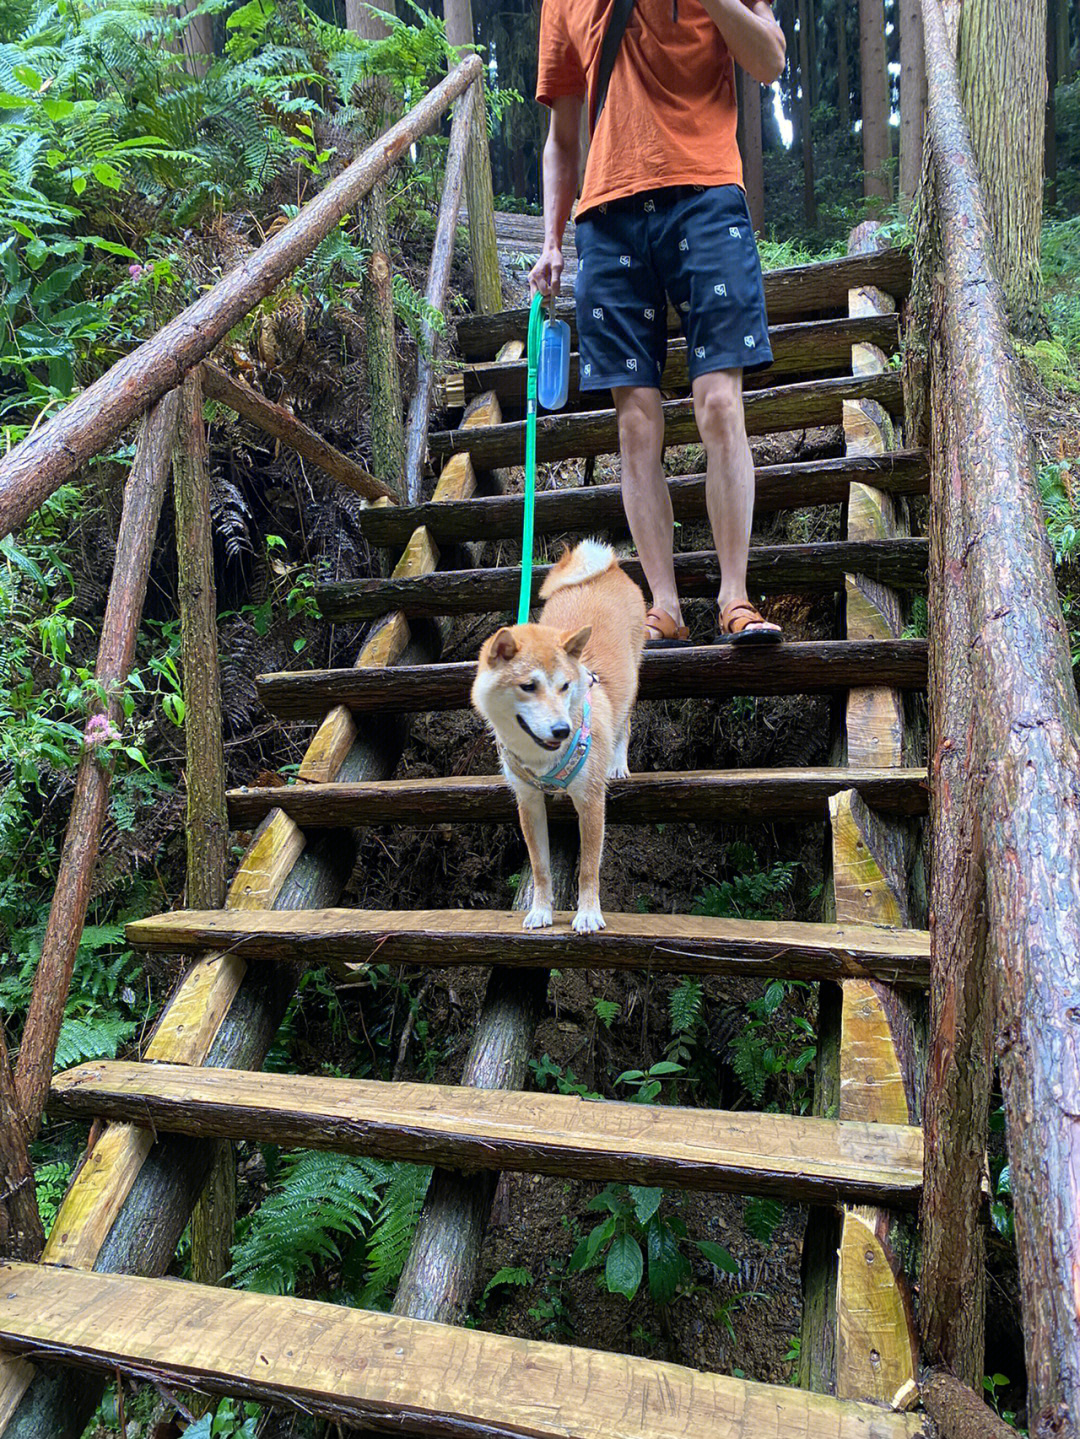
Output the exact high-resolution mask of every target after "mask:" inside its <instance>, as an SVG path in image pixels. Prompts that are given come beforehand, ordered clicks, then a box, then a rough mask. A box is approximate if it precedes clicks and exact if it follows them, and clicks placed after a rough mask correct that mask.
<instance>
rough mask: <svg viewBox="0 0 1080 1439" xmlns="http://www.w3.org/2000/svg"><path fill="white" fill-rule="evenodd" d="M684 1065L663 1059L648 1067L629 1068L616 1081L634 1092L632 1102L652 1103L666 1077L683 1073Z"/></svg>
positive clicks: (631, 1097)
mask: <svg viewBox="0 0 1080 1439" xmlns="http://www.w3.org/2000/svg"><path fill="white" fill-rule="evenodd" d="M682 1073H683V1067H682V1065H681V1064H676V1063H675V1062H674V1061H673V1060H670V1059H661V1060H660V1061H659V1063H657V1064H653V1065H650V1067H649V1068H648V1069H627V1070H624V1071H623V1073H622V1074H620V1075H619V1076H618V1078H617V1079H616V1080H615V1083H616V1084H617V1085H618V1084H625V1085H627V1086H629V1088H630V1089H632V1090H633V1091H634V1092H633V1094H631V1096H630V1102H631V1103H632V1104H652V1102H653V1100H655V1099H656V1098H657V1096H658V1095H659V1094H660V1091H661V1090H662V1089H663V1087H664V1080H665V1079H673V1078H674V1077H675V1075H677V1074H682Z"/></svg>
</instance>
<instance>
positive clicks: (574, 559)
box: [540, 540, 615, 600]
mask: <svg viewBox="0 0 1080 1439" xmlns="http://www.w3.org/2000/svg"><path fill="white" fill-rule="evenodd" d="M614 563H615V551H614V550H613V549H612V548H611V546H610V545H605V544H604V543H603V542H602V541H601V540H582V541H581V543H580V544H578V545H575V546H574V548H573V549H572V550H567V552H566V554H564V555H563V557H562V558H561V559H560V560H558V561H557V562H556V563H555V564H554V565H552V567H551V573H550V574H549V575H548V577H547V579H546V580H545V581H544V583H543V585H542V586H541V588H540V598H541V599H542V600H548V599H550V598H551V596H552V595H554V594H557V593H558V592H559V590H567V589H569V588H570V587H571V586H572V585H583V584H585V583H586V581H587V580H594V579H596V577H597V576H598V575H603V574H606V573H607V571H608V570H609V569H611V566H612V565H613V564H614Z"/></svg>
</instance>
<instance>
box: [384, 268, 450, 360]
mask: <svg viewBox="0 0 1080 1439" xmlns="http://www.w3.org/2000/svg"><path fill="white" fill-rule="evenodd" d="M393 286H394V313H395V315H397V317H398V319H399V320H402V321H403V322H404V323H405V325H406V326H407V327H408V330H409V333H410V334H411V335H412V337H413V339H414V340H415V341H416V343H417V344H418V345H419V346H420V348H421V350H422V351H423V352H424V354H425V355H428V356H430V354H431V341H430V339H429V338H428V335H427V332H426V330H425V326H427V328H428V329H429V330H431V332H432V333H433V334H436V335H442V334H444V333H445V331H446V316H445V315H444V314H443V312H442V311H441V310H437V309H436V308H435V306H434V305H431V304H429V303H428V301H427V299H426V298H425V297H424V296H423V295H421V294H420V292H419V291H418V290H414V289H413V287H412V285H410V284H409V282H408V280H407V279H406V278H405V276H404V275H402V274H400V273H395V275H394V280H393Z"/></svg>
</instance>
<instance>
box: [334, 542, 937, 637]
mask: <svg viewBox="0 0 1080 1439" xmlns="http://www.w3.org/2000/svg"><path fill="white" fill-rule="evenodd" d="M425 533H426V531H425ZM927 556H928V548H927V541H926V540H925V539H902V540H901V539H897V540H869V541H865V542H862V543H858V542H855V541H851V540H840V541H835V540H826V541H820V542H818V543H815V544H806V545H755V546H754V547H753V548H752V549H751V551H750V562H749V568H748V572H747V573H748V580H749V584H750V588H751V590H757V591H760V592H761V593H763V594H789V593H792V592H794V591H800V592H801V591H806V590H842V589H843V588H844V586H845V583H846V582H848V581H849V580H850V578H851V577H850V574H849V572H850V571H851V570H854V569H857V570H858V571H859V572H860V577H862V576H869V577H871V578H872V579H873V580H874V581H875V582H876V583H878V584H883V585H886V584H887V585H896V586H899V587H901V588H903V589H922V588H924V587H925V584H926V566H927ZM550 568H551V567H550V566H548V565H538V566H537V567H536V569H535V570H534V572H533V590H532V599H533V603H534V604H536V603H537V602H538V599H539V592H540V586H541V585H542V584H543V582H544V580H545V579H546V578H547V576H548V574H549V573H550ZM622 568H623V570H624V571H625V572H626V574H628V575H629V576H630V578H631V579H632V580H634V581H635V582H636V583H637V584H639V585H642V584H644V583H645V576H644V572H643V571H642V568H641V563H640V561H639V560H634V559H628V560H624V561H623V565H622ZM675 578H676V579H677V580H678V583H679V593H680V595H683V596H684V597H697V596H703V595H715V594H716V592H717V590H718V589H719V588H720V562H719V560H718V559H717V558H716V554H715V551H712V550H702V551H697V552H690V553H683V554H679V555H676V556H675ZM520 585H521V571H520V569H519V568H518V567H517V566H515V565H501V566H499V568H497V569H484V570H449V571H447V570H444V571H443V572H441V573H430V572H429V573H427V574H425V575H424V576H423V578H420V579H407V580H405V579H395V578H391V579H388V580H384V579H378V578H372V579H358V580H339V581H337V582H336V583H333V584H324V585H319V586H318V587H317V588H316V592H315V594H316V599H317V600H318V603H319V610H320V612H321V613H322V616H323V618H324V619H328V620H334V621H336V622H340V621H343V620H363V619H374V618H375V617H376V616H378V615H383V614H387V613H389V612H391V611H393V610H395V609H400V610H402V611H403V612H404V613H405V614H407V615H451V614H455V615H456V614H493V613H501V612H503V611H506V610H510V609H514V608H516V605H517V598H518V591H519V588H520ZM896 637H897V636H896V635H888V636H880V638H896ZM851 638H853V639H854V638H859V639H871V638H879V636H875V635H866V634H858V635H854V634H853V635H852V636H851Z"/></svg>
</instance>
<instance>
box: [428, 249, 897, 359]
mask: <svg viewBox="0 0 1080 1439" xmlns="http://www.w3.org/2000/svg"><path fill="white" fill-rule="evenodd" d="M857 285H877V286H878V287H879V288H880V289H882V290H885V291H887V292H888V293H889V294H890V295H895V296H896V298H897V299H904V298H905V296H906V295H907V293H908V290H909V289H910V288H911V256H910V254H909V253H908V252H907V251H904V250H884V251H879V252H878V253H876V254H873V255H846V256H844V258H843V259H839V260H827V261H825V262H824V263H819V264H816V265H794V266H792V267H791V268H789V269H784V270H771V271H769V272H768V273H767V274H766V275H765V305H766V308H767V310H768V312H769V322H770V324H774V325H775V324H781V323H784V322H787V321H791V320H798V319H805V318H806V317H807V316H809V315H813V314H818V313H821V312H827V311H830V310H832V311H843V312H844V313H845V314H846V313H847V304H848V293H849V291H850V290H851V289H852V288H853V287H854V286H857ZM555 314H556V318H558V319H560V320H566V321H567V323H568V324H570V325H571V327H573V324H574V318H575V313H574V303H573V301H572V300H562V301H560V302H558V303H557V304H556V307H555ZM528 325H529V312H528V309H527V308H523V309H519V310H506V311H504V312H503V313H502V314H500V315H466V316H464V317H463V318H462V319H460V320H459V321H458V324H457V339H458V348H459V349H460V350H461V352H462V354H463V355H465V356H467V357H470V358H471V357H473V356H476V357H481V356H484V355H493V354H495V352H496V350H497V349H498V348H499V346H500V345H501V344H503V343H504V342H505V341H506V340H522V339H524V338H525V336H526V334H527V332H528ZM668 325H669V328H670V329H675V328H677V321H675V320H673V318H672V317H671V316H670V315H669V319H668Z"/></svg>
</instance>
